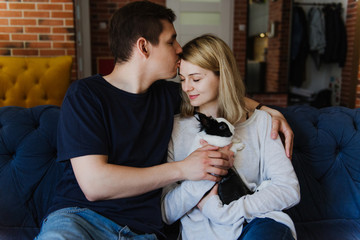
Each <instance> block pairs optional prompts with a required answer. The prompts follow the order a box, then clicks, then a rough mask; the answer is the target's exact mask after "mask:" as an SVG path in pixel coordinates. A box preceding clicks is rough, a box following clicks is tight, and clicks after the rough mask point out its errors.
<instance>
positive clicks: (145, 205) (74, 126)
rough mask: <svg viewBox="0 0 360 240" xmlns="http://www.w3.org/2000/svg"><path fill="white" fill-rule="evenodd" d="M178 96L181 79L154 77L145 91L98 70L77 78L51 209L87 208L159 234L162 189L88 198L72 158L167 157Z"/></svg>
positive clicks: (64, 111)
mask: <svg viewBox="0 0 360 240" xmlns="http://www.w3.org/2000/svg"><path fill="white" fill-rule="evenodd" d="M180 100H181V97H180V89H179V84H177V83H174V82H169V81H165V80H159V81H157V82H155V83H154V84H152V86H151V87H150V88H149V89H148V91H147V92H146V93H143V94H131V93H128V92H125V91H122V90H120V89H118V88H116V87H114V86H113V85H111V84H109V83H108V82H107V81H106V80H105V79H104V78H102V77H101V76H100V75H95V76H92V77H89V78H86V79H82V80H78V81H76V82H74V83H73V84H72V85H71V86H70V88H69V90H68V91H67V93H66V96H65V98H64V101H63V104H62V107H61V114H60V120H59V125H58V160H59V161H61V162H62V163H63V164H66V168H65V172H64V175H63V177H62V179H61V181H60V182H59V184H58V186H57V192H56V196H55V199H54V204H53V205H52V207H51V208H50V211H51V212H52V211H55V210H58V209H61V208H65V207H85V208H89V209H91V210H93V211H95V212H97V213H99V214H101V215H103V216H105V217H107V218H109V219H111V220H113V221H114V222H116V223H117V224H119V225H121V226H125V225H126V226H128V227H130V229H133V230H135V231H141V232H144V233H156V234H160V233H161V230H162V227H163V224H162V220H161V205H160V201H161V189H158V190H155V191H151V192H148V193H145V194H142V195H139V196H136V197H129V198H121V199H115V200H105V201H95V202H89V201H88V200H87V199H86V198H85V196H84V194H83V192H82V191H81V189H80V187H79V185H78V183H77V181H76V179H75V176H74V173H73V170H72V167H71V164H70V161H69V159H70V158H74V157H79V156H84V155H91V154H100V155H107V156H108V158H109V163H112V164H118V165H124V166H132V167H150V166H154V165H158V164H161V163H164V162H166V156H167V146H168V142H169V139H170V136H171V132H172V127H173V118H174V114H175V113H178V111H179V106H180ZM139 177H141V176H139ZM114 184H116V183H114Z"/></svg>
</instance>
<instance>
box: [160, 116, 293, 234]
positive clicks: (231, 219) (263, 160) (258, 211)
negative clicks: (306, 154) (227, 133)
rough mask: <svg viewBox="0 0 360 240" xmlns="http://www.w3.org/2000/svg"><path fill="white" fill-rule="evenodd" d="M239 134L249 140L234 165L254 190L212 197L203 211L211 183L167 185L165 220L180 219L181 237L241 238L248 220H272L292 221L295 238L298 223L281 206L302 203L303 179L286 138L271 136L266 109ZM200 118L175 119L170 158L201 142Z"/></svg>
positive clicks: (239, 126) (237, 135) (238, 129)
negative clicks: (225, 197)
mask: <svg viewBox="0 0 360 240" xmlns="http://www.w3.org/2000/svg"><path fill="white" fill-rule="evenodd" d="M235 127H236V129H235V138H236V139H239V140H240V141H241V142H242V143H244V144H245V147H244V149H243V150H241V151H239V152H237V153H236V154H235V162H234V166H235V167H236V169H237V171H238V172H239V174H240V175H241V176H242V178H243V180H244V181H245V183H246V184H247V186H248V187H249V189H251V190H252V191H254V193H253V194H251V195H246V196H243V197H241V198H240V199H238V200H236V201H233V202H231V203H230V204H229V205H223V204H222V202H221V201H220V199H219V197H218V196H213V197H211V198H210V199H209V200H208V201H207V202H206V203H205V205H204V207H203V211H202V212H201V211H200V210H199V209H198V208H197V207H196V205H197V203H198V202H199V201H200V200H201V198H202V197H203V196H204V194H205V193H206V192H207V191H208V190H210V189H211V188H212V186H213V185H214V182H211V181H206V180H203V181H183V182H181V183H175V184H172V185H169V186H168V187H166V188H164V191H163V198H162V213H163V220H164V221H165V222H166V223H168V224H171V223H173V222H175V221H176V220H178V219H181V237H182V239H184V240H187V239H208V240H211V239H222V240H226V239H237V238H238V237H239V236H240V235H241V232H242V225H243V223H244V221H246V222H250V221H251V220H252V219H254V218H265V217H267V218H272V219H274V220H275V221H278V222H281V223H283V224H285V225H287V226H288V227H289V228H290V229H291V231H292V234H293V236H294V238H295V239H296V232H295V227H294V224H293V222H292V220H291V219H290V217H289V216H288V215H287V214H285V213H283V212H282V210H284V209H287V208H290V207H292V206H294V205H296V204H297V203H298V202H299V201H300V189H299V183H298V179H297V177H296V174H295V172H294V169H293V166H292V164H291V161H290V160H289V159H288V158H287V157H286V155H285V151H284V147H283V145H282V143H281V140H280V139H279V138H278V139H276V140H273V139H271V137H270V131H271V116H270V115H268V114H267V113H266V112H264V111H261V110H255V112H254V114H253V115H252V116H251V117H250V118H249V119H248V120H247V121H245V122H243V123H239V124H237V125H236V126H235ZM198 132H199V122H198V121H197V120H196V119H195V118H194V117H191V118H180V117H179V116H176V117H175V122H174V129H173V133H172V138H171V141H170V143H169V150H168V161H169V162H171V161H181V160H183V159H185V158H186V157H187V156H188V155H189V151H191V152H192V151H193V149H194V146H199V142H198V141H199V139H198V137H197V133H198Z"/></svg>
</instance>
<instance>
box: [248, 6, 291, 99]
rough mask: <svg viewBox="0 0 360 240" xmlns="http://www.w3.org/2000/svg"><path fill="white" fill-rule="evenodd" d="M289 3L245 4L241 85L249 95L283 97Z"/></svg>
mask: <svg viewBox="0 0 360 240" xmlns="http://www.w3.org/2000/svg"><path fill="white" fill-rule="evenodd" d="M291 2H292V1H277V0H248V1H247V3H248V31H247V58H246V65H247V66H246V70H245V83H246V87H247V90H248V92H249V93H251V94H256V93H260V94H261V93H287V91H288V72H289V44H290V32H291V31H290V29H291V23H290V20H291Z"/></svg>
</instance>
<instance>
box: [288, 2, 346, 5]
mask: <svg viewBox="0 0 360 240" xmlns="http://www.w3.org/2000/svg"><path fill="white" fill-rule="evenodd" d="M294 4H295V5H309V6H326V5H331V4H339V5H340V6H341V5H342V4H341V3H334V2H333V3H306V2H304V3H303V2H294Z"/></svg>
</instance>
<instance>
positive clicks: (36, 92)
mask: <svg viewBox="0 0 360 240" xmlns="http://www.w3.org/2000/svg"><path fill="white" fill-rule="evenodd" d="M71 64H72V57H70V56H59V57H13V56H0V107H2V106H20V107H34V106H38V105H45V104H51V105H57V106H60V105H61V103H62V100H63V98H64V96H65V93H66V90H67V89H68V87H69V85H70V80H71V79H70V74H71Z"/></svg>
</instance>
